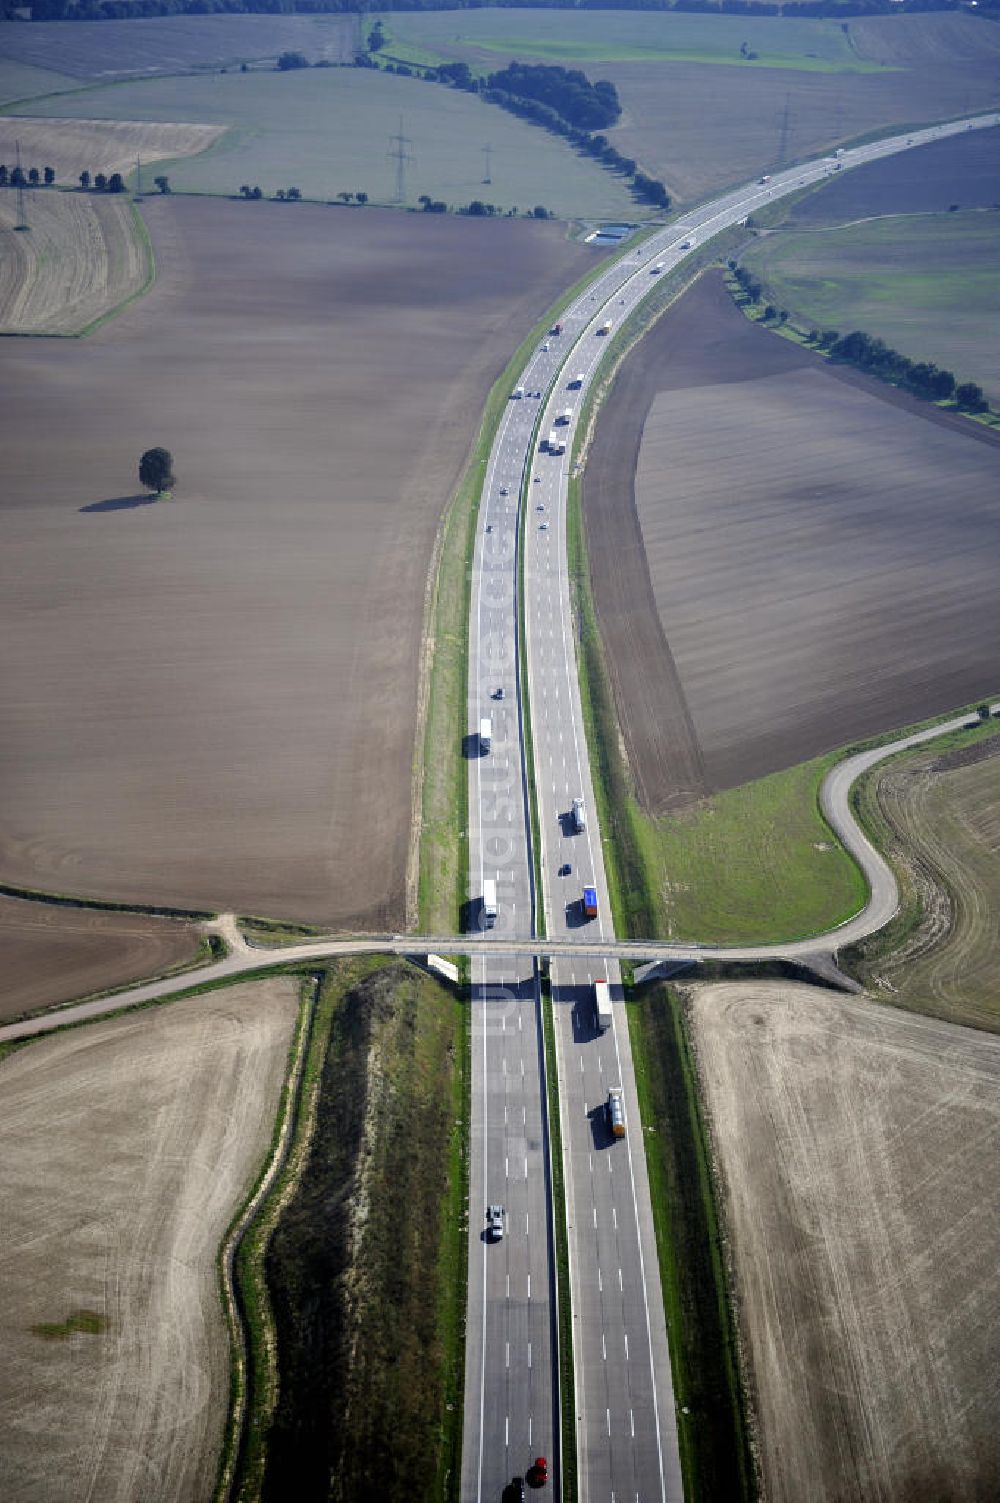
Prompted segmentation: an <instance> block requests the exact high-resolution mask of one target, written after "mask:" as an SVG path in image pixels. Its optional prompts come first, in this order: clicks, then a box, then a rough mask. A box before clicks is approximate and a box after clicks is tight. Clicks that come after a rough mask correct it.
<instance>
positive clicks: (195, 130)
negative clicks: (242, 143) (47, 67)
mask: <svg viewBox="0 0 1000 1503" xmlns="http://www.w3.org/2000/svg"><path fill="white" fill-rule="evenodd" d="M80 24H81V25H82V22H81V23H80ZM88 97H89V96H86V95H84V96H83V98H84V99H87V98H88ZM53 102H54V101H50V100H46V101H45V105H46V107H48V105H49V104H51V103H53ZM70 104H73V105H75V110H74V109H70V108H68V107H69V105H70ZM64 107H66V109H67V116H74V115H79V114H81V113H82V108H81V99H80V98H79V97H77V96H74V97H73V98H72V99H67V100H66V101H65V102H64ZM224 129H225V127H224V126H222V125H188V124H185V123H179V122H178V121H176V120H169V121H163V122H152V121H148V120H123V119H121V118H118V119H115V120H90V119H77V118H60V119H56V118H51V119H50V118H44V119H28V118H27V117H26V116H24V115H16V116H15V115H7V116H2V117H0V161H2V162H6V163H7V164H8V166H10V164H11V163H13V161H14V160H15V151H16V144H15V143H16V142H18V141H20V143H21V160H22V162H23V163H24V165H25V167H26V168H28V167H37V168H38V169H39V171H41V169H42V168H43V167H51V168H52V169H53V171H54V172H55V175H56V182H57V183H69V184H71V185H73V186H75V185H76V182H77V180H78V178H79V176H80V173H81V172H83V171H84V170H86V171H87V172H89V173H90V175H91V177H93V176H94V173H95V172H103V173H105V174H110V173H112V172H120V173H122V175H123V176H125V177H127V176H128V174H129V173H130V172H132V171H133V170H134V168H135V160H136V157H141V159H142V162H143V164H144V166H146V167H151V166H152V165H153V163H155V162H161V161H163V160H164V158H168V157H169V158H171V159H173V158H176V157H185V156H187V155H189V154H190V153H196V152H200V151H204V150H205V149H206V147H208V146H211V145H212V142H213V141H217V140H218V138H219V137H220V136H221V135H222V133H223V131H224ZM146 181H148V179H147V180H146ZM43 193H44V190H42V192H39V193H32V194H31V195H30V198H29V204H30V205H31V206H34V204H35V203H36V202H37V201H38V200H39V199H41V198H42V197H43ZM5 196H6V195H5Z"/></svg>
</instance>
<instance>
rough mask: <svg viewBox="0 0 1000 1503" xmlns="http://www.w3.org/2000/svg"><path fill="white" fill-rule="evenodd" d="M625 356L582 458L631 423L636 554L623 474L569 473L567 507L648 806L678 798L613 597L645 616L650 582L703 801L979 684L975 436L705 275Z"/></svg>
mask: <svg viewBox="0 0 1000 1503" xmlns="http://www.w3.org/2000/svg"><path fill="white" fill-rule="evenodd" d="M630 360H635V361H638V362H640V363H641V366H642V367H643V368H644V369H645V370H646V371H647V372H648V384H645V385H642V386H640V388H639V389H637V391H636V399H635V402H634V403H633V405H632V407H631V409H630V410H628V411H623V410H622V409H621V408H619V409H618V412H617V417H616V418H615V421H614V423H613V424H612V423H610V421H609V422H608V425H607V426H605V418H603V417H602V419H601V420H599V422H598V427H597V435H596V441H595V444H594V456H595V458H596V456H597V454H598V451H599V450H600V449H601V447H602V446H603V445H606V446H607V452H608V453H610V454H611V455H614V454H615V453H616V452H617V453H618V454H621V453H622V452H624V453H626V454H628V453H630V452H631V449H632V444H633V442H634V438H633V435H634V433H635V431H636V429H637V428H641V431H642V444H641V448H640V452H639V458H638V465H637V469H636V478H635V508H636V512H637V515H638V526H639V529H640V530H641V540H642V545H643V547H642V549H638V548H636V547H635V546H633V543H632V540H633V539H634V537H635V535H636V523H635V522H634V520H633V519H632V515H631V511H632V505H633V502H632V497H631V495H630V494H629V487H628V484H627V481H626V482H625V483H622V482H621V481H620V482H619V484H618V485H617V486H616V487H614V488H604V487H599V486H595V487H594V488H593V489H591V485H590V480H589V476H588V480H587V482H586V483H585V487H584V506H585V512H586V515H587V525H588V535H589V537H590V557H591V564H592V568H593V572H594V589H595V597H596V600H597V608H598V613H599V616H600V615H601V612H602V608H603V606H602V602H603V600H604V598H605V596H608V597H609V598H610V599H611V602H612V605H613V606H614V607H615V609H613V610H612V611H611V612H610V613H609V615H608V617H607V619H606V620H603V621H602V632H603V636H604V641H605V646H606V650H607V652H608V655H609V657H610V659H611V673H612V681H613V682H614V683H615V687H616V697H617V702H618V713H619V717H620V720H621V723H622V726H623V730H624V734H625V740H626V745H627V747H628V750H629V755H630V757H633V758H634V757H636V753H637V749H638V750H639V751H640V752H641V755H642V758H643V761H642V763H641V769H642V770H641V772H640V775H639V779H638V781H639V784H640V788H641V789H642V790H643V792H644V795H645V797H646V800H647V804H648V806H649V807H650V808H652V809H654V810H655V809H657V808H662V807H664V806H665V804H666V802H667V801H668V799H669V797H670V793H671V789H672V788H673V789H678V788H679V789H684V788H686V787H688V786H689V784H688V783H686V782H685V781H683V778H684V777H685V776H686V765H685V764H683V763H682V764H680V767H681V772H680V777H678V776H677V774H676V772H675V766H676V765H677V763H676V760H675V761H674V762H673V763H672V761H671V759H672V758H675V753H674V750H673V741H672V740H671V739H670V738H669V737H665V739H664V740H663V741H662V743H661V747H662V749H661V750H660V751H659V755H657V750H656V748H655V747H654V746H652V745H649V744H647V740H644V739H639V738H637V737H636V736H635V734H634V732H633V726H632V722H633V719H634V716H635V710H634V708H633V706H634V704H636V703H641V702H643V701H642V699H641V698H639V697H637V696H638V694H639V691H638V690H635V691H633V688H632V683H633V680H638V679H640V677H641V676H642V675H644V674H649V673H658V674H660V675H661V676H663V675H664V669H663V668H662V666H661V660H660V659H659V658H658V657H657V655H656V654H655V653H654V652H653V651H652V650H651V651H650V653H649V654H648V658H647V660H645V661H643V662H640V661H639V659H638V658H637V657H636V655H635V654H634V653H633V652H632V650H631V637H630V635H629V628H630V622H629V620H628V614H627V609H625V608H623V607H622V602H623V601H625V602H627V601H628V600H629V599H633V600H634V601H635V602H636V609H637V610H639V611H644V610H646V609H648V599H649V592H650V590H651V591H652V596H653V599H654V601H655V606H656V610H657V614H658V617H659V620H660V623H661V625H662V629H663V635H664V638H665V641H666V644H667V646H668V648H669V651H670V655H671V658H672V665H673V668H674V670H675V673H676V681H677V683H678V684H679V689H680V695H681V698H680V699H679V700H678V698H677V695H676V693H675V696H674V702H675V704H676V705H677V712H676V715H675V716H674V717H673V719H674V720H675V721H676V723H677V724H681V723H683V720H682V717H685V716H686V717H687V723H688V724H689V726H690V727H691V728H692V731H693V735H694V737H695V740H696V746H697V750H698V751H699V752H700V754H701V760H702V765H703V767H704V776H705V786H706V788H708V789H709V790H711V789H719V788H727V787H732V786H734V785H736V784H740V783H743V782H746V781H748V780H749V779H752V778H755V777H760V776H762V775H763V774H765V773H769V772H773V771H776V770H779V769H781V768H784V767H790V766H793V765H794V764H796V763H797V762H800V761H804V760H806V759H807V758H809V757H812V756H816V755H817V754H819V753H821V752H824V751H830V750H832V749H834V748H836V747H838V746H841V745H844V744H845V743H846V742H849V741H850V740H851V739H853V738H860V737H863V736H867V735H871V734H874V733H876V732H880V731H883V730H888V729H891V728H893V727H895V726H898V725H902V724H906V723H908V722H910V721H916V720H918V719H922V718H925V717H927V716H929V715H932V714H936V713H943V712H944V711H945V710H947V709H949V708H950V707H951V706H953V705H954V704H955V703H961V702H963V701H965V702H967V701H969V700H972V699H974V698H976V697H977V696H978V695H981V694H984V693H987V692H989V691H990V690H991V689H992V687H993V684H994V678H995V673H996V664H995V652H994V647H993V644H994V643H995V637H996V621H997V616H996V609H995V600H994V597H995V592H994V590H993V585H992V578H991V573H990V559H991V558H992V556H993V552H994V550H995V548H996V546H997V542H998V540H1000V495H998V491H997V486H996V467H997V454H998V450H997V445H996V442H995V440H993V439H992V437H991V436H990V435H989V434H985V435H983V439H982V440H981V439H980V438H979V430H977V429H975V428H974V427H973V426H972V425H970V424H967V423H964V422H963V421H962V420H961V419H958V418H954V417H949V416H947V415H945V414H942V413H939V412H938V409H936V408H934V407H928V406H927V405H926V404H919V403H917V401H916V400H915V399H912V398H908V397H904V396H903V395H902V394H899V393H897V392H895V390H894V389H892V388H889V387H885V386H881V385H878V384H876V383H875V382H873V381H868V380H866V379H864V378H862V377H860V376H858V375H856V374H855V373H853V372H847V371H843V370H841V369H839V368H835V367H830V366H828V365H827V364H826V363H825V362H824V361H823V360H822V359H821V357H819V356H816V355H814V354H812V353H811V352H809V351H807V350H804V349H802V348H800V347H799V346H797V345H793V344H791V343H790V342H789V341H787V340H782V339H778V338H776V337H775V336H774V335H773V334H769V333H767V332H766V331H765V330H763V329H761V328H759V327H757V326H754V325H752V324H750V323H748V322H747V320H746V319H744V318H743V316H742V314H741V313H740V312H739V311H738V310H737V309H736V308H735V307H734V306H733V304H732V302H731V300H730V299H729V296H728V294H727V293H726V291H725V288H724V286H723V284H722V280H721V277H719V276H718V275H714V274H713V275H709V276H706V277H704V278H703V279H702V280H701V281H700V282H699V283H698V284H697V285H696V287H695V288H693V289H692V290H691V291H690V292H689V293H687V294H686V295H685V296H684V298H683V299H682V300H681V301H680V302H679V303H678V304H676V305H675V306H674V308H673V309H672V310H671V311H670V312H669V313H668V314H667V315H666V316H665V317H664V318H663V319H662V320H661V321H660V322H659V324H658V325H657V326H656V328H655V329H654V331H653V332H652V333H651V334H650V335H648V336H647V337H646V338H645V339H644V340H643V341H642V342H641V344H640V345H639V347H638V349H637V351H636V352H635V353H634V354H633V355H632V356H631V357H630ZM608 412H609V414H610V408H609V409H608ZM925 414H927V415H925ZM966 430H968V431H966ZM591 463H592V464H593V463H594V461H593V460H592V461H591ZM607 468H608V466H607V465H605V466H604V467H603V470H602V469H601V468H600V467H598V468H597V469H596V470H595V474H600V473H603V472H604V471H606V470H607ZM946 496H947V497H949V498H951V499H950V500H949V501H948V503H947V505H946V506H945V505H943V498H944V497H946ZM616 522H617V523H619V524H620V526H621V527H622V528H624V529H625V533H626V535H627V537H628V539H629V546H627V547H620V546H618V545H617V544H616V543H615V542H614V532H615V525H616ZM647 570H648V581H649V582H647V579H646V571H647ZM623 577H624V583H623ZM632 581H634V584H633V583H632ZM663 681H664V683H665V684H666V683H667V679H666V677H664V679H663Z"/></svg>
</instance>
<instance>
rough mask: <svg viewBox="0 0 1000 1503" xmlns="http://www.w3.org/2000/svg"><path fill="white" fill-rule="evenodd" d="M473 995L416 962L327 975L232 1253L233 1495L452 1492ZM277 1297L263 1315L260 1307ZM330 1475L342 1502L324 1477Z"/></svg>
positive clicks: (367, 965) (336, 969)
mask: <svg viewBox="0 0 1000 1503" xmlns="http://www.w3.org/2000/svg"><path fill="white" fill-rule="evenodd" d="M467 1056H468V1004H467V998H466V997H465V996H464V995H459V994H457V993H455V992H454V991H452V990H450V989H448V988H446V987H444V986H442V985H441V984H439V983H438V982H437V981H436V980H434V979H433V978H432V977H430V976H426V975H424V974H423V973H422V972H420V971H419V970H417V969H416V968H415V967H413V966H410V965H408V964H407V963H406V962H400V961H397V960H395V959H387V958H385V957H378V956H368V957H363V958H358V959H356V960H351V961H345V962H339V963H337V964H335V965H332V966H330V967H329V968H328V969H327V970H326V973H325V977H324V980H323V983H322V986H321V988H320V992H319V998H318V1001H317V1004H316V1009H315V1014H314V1017H313V1024H312V1029H311V1033H310V1036H309V1040H308V1046H307V1049H306V1052H305V1062H304V1065H303V1069H302V1076H301V1087H300V1089H299V1091H298V1093H297V1107H296V1122H295V1132H294V1136H293V1140H292V1143H291V1147H290V1150H289V1154H288V1158H287V1161H286V1163H285V1166H284V1168H283V1170H282V1172H281V1174H280V1175H279V1176H278V1179H277V1181H276V1183H275V1185H274V1186H273V1188H272V1189H271V1192H270V1194H269V1195H268V1198H267V1200H266V1203H265V1205H264V1208H263V1211H262V1213H261V1215H260V1217H259V1219H258V1220H257V1221H256V1222H255V1223H254V1225H253V1227H252V1229H251V1230H250V1231H249V1233H248V1234H247V1236H246V1237H245V1238H244V1240H243V1243H242V1244H241V1247H240V1253H239V1255H238V1259H237V1273H238V1278H239V1289H240V1298H241V1300H242V1302H243V1307H244V1309H245V1310H246V1311H247V1316H248V1318H247V1326H248V1329H249V1333H250V1337H251V1359H250V1366H249V1385H248V1387H249V1397H248V1410H247V1424H246V1427H245V1430H244V1435H245V1441H244V1444H243V1446H242V1448H241V1453H240V1466H239V1477H238V1483H237V1487H236V1489H235V1491H234V1492H233V1493H232V1496H234V1497H236V1498H239V1499H247V1500H249V1499H251V1498H257V1497H263V1498H265V1499H266V1498H284V1497H287V1495H288V1494H287V1484H288V1479H289V1478H290V1477H293V1476H294V1477H295V1479H296V1497H297V1498H300V1499H302V1500H304V1503H305V1500H308V1499H309V1498H313V1497H315V1498H317V1499H318V1498H323V1499H326V1498H327V1497H328V1496H329V1497H335V1498H337V1499H342V1500H348V1499H360V1498H363V1497H371V1496H375V1495H378V1496H379V1497H382V1498H385V1499H386V1500H390V1503H391V1500H393V1499H397V1498H398V1499H402V1498H404V1497H405V1498H409V1497H411V1496H412V1495H413V1486H414V1479H415V1478H424V1479H426V1482H427V1491H428V1493H429V1494H430V1493H431V1489H432V1488H433V1489H434V1491H433V1493H432V1495H433V1496H437V1497H445V1498H453V1497H457V1488H458V1481H459V1459H460V1455H461V1425H462V1404H461V1395H462V1388H463V1359H464V1318H465V1254H466V1246H465V1241H466V1236H467V1211H466V1204H465V1196H466V1184H467V1158H468V1100H467V1098H468V1063H467ZM268 1304H269V1305H270V1310H271V1312H272V1314H271V1319H270V1321H268V1320H267V1318H266V1316H265V1313H264V1312H265V1311H266V1309H267V1307H268ZM331 1478H333V1479H334V1483H333V1492H332V1493H331V1492H330V1479H331Z"/></svg>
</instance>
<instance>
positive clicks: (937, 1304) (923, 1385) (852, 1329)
mask: <svg viewBox="0 0 1000 1503" xmlns="http://www.w3.org/2000/svg"><path fill="white" fill-rule="evenodd" d="M690 1020H691V1026H692V1030H693V1036H694V1041H695V1047H696V1053H697V1058H698V1064H699V1074H700V1077H701V1082H702V1087H703V1090H704V1099H705V1102H706V1106H707V1110H708V1113H709V1118H710V1122H711V1127H712V1136H713V1144H714V1149H715V1154H716V1162H717V1169H718V1174H719V1178H720V1182H721V1185H722V1189H723V1201H724V1205H725V1209H726V1215H727V1221H728V1238H729V1251H730V1255H731V1260H732V1267H733V1274H734V1281H735V1290H736V1295H737V1300H738V1305H739V1310H740V1319H741V1326H742V1335H743V1342H744V1350H745V1354H746V1363H747V1371H748V1374H749V1378H750V1382H751V1385H752V1389H753V1392H754V1396H755V1400H756V1410H757V1420H758V1425H757V1446H758V1453H759V1457H760V1465H761V1470H762V1473H763V1483H764V1488H765V1491H766V1495H767V1497H768V1498H771V1499H773V1500H774V1503H784V1500H787V1503H801V1500H802V1499H803V1498H809V1499H810V1500H811V1503H826V1500H830V1503H835V1500H836V1503H840V1500H842V1499H845V1498H892V1499H906V1503H940V1500H941V1499H944V1498H947V1499H949V1500H954V1503H979V1500H981V1499H985V1498H988V1497H989V1496H990V1495H991V1494H992V1493H993V1491H994V1490H995V1482H996V1478H997V1476H998V1475H1000V1438H998V1437H1000V1425H998V1418H1000V1412H998V1397H997V1387H996V1381H995V1375H996V1372H997V1365H998V1361H1000V1341H998V1332H1000V1308H998V1306H1000V1290H998V1285H997V1280H996V1245H997V1237H998V1235H1000V1179H998V1172H1000V1171H998V1163H1000V1157H998V1153H997V1149H998V1146H1000V1040H997V1039H995V1038H993V1037H992V1036H990V1035H987V1034H982V1033H975V1032H973V1031H972V1030H968V1029H961V1028H957V1027H955V1026H953V1025H951V1024H947V1023H941V1022H939V1021H937V1020H935V1019H930V1018H919V1017H915V1016H913V1015H912V1014H907V1013H903V1012H899V1011H896V1010H894V1009H891V1008H885V1007H880V1006H877V1005H876V1004H874V1003H872V1002H869V1001H868V1000H866V999H861V998H846V997H843V996H835V995H833V994H831V993H830V992H826V991H821V990H819V989H817V988H807V987H799V986H792V985H782V984H765V983H752V982H748V983H745V984H744V983H741V984H739V985H728V986H712V987H697V988H694V989H693V990H692V993H691V1003H690Z"/></svg>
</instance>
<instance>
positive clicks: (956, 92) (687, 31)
mask: <svg viewBox="0 0 1000 1503" xmlns="http://www.w3.org/2000/svg"><path fill="white" fill-rule="evenodd" d="M391 27H392V29H393V31H394V32H396V31H398V32H399V33H400V34H401V35H403V36H405V37H407V38H412V39H413V40H414V41H416V42H420V41H425V42H426V44H427V45H429V46H431V47H433V48H436V49H437V50H439V51H441V52H442V53H446V54H448V55H449V56H454V57H459V58H461V59H463V60H464V61H467V62H469V63H470V64H471V65H473V66H480V67H485V68H487V69H492V68H494V67H495V66H496V65H497V59H498V56H500V57H502V56H504V55H516V56H517V57H519V58H521V59H522V60H524V59H528V58H531V57H539V58H550V57H551V58H552V59H553V60H555V61H560V60H561V61H571V60H575V61H577V62H579V63H580V64H582V65H583V66H585V67H586V68H587V71H588V73H591V74H593V75H594V76H599V77H602V78H607V79H609V80H610V81H611V82H612V83H613V84H614V85H615V86H616V88H617V90H618V93H619V96H620V98H621V102H622V106H623V110H624V114H623V117H622V121H621V124H620V125H618V126H617V127H616V128H615V129H614V130H613V131H611V132H610V140H611V142H612V144H613V145H614V146H616V147H617V148H618V150H619V151H621V152H622V154H623V155H624V156H627V157H634V158H635V159H636V160H637V161H638V162H639V163H640V164H641V166H642V167H643V169H644V170H645V171H646V172H649V173H651V174H652V175H653V176H654V177H656V178H660V179H662V180H663V181H664V182H665V183H666V185H667V188H668V189H669V191H670V193H671V195H672V196H673V198H674V200H675V203H685V202H694V201H696V200H698V199H700V198H702V197H704V196H705V195H706V194H709V193H712V192H716V191H718V190H720V189H721V188H724V187H726V186H727V185H729V184H732V183H738V182H742V181H745V180H746V179H747V178H752V177H754V176H755V175H756V174H758V173H760V172H761V171H762V170H765V169H771V168H773V167H776V166H781V165H788V164H790V163H791V162H794V161H796V160H800V159H802V158H804V157H809V156H815V155H819V154H821V153H823V152H825V151H829V150H831V149H832V148H833V147H834V146H836V145H838V144H840V143H841V142H844V141H846V140H849V139H851V138H853V137H856V136H860V135H863V134H865V133H867V132H869V131H878V130H884V129H886V128H887V127H893V126H899V127H900V128H905V127H906V126H908V125H910V124H911V123H913V122H914V121H921V120H941V119H949V118H953V117H954V116H956V115H962V114H966V113H972V112H974V111H976V110H981V109H986V108H991V107H994V106H995V105H996V104H997V102H998V100H1000V29H998V28H995V27H992V26H991V25H989V24H988V23H987V24H984V23H983V22H982V21H980V20H977V19H976V17H974V16H969V15H956V16H939V15H929V16H887V17H876V18H872V19H870V20H865V21H860V22H859V21H858V20H857V19H855V18H850V19H848V20H846V21H844V22H843V23H841V22H839V21H837V20H836V19H834V18H832V17H831V18H826V19H823V20H815V21H814V20H811V19H810V20H805V21H802V20H793V19H785V18H780V17H767V16H764V17H758V16H746V17H743V16H739V17H737V16H717V15H684V14H678V13H666V14H659V13H656V14H645V13H643V14H639V15H630V14H628V13H623V12H621V11H619V10H613V11H608V12H597V13H593V14H591V13H587V14H581V13H580V12H578V11H569V12H567V11H562V10H560V11H535V10H530V11H526V10H522V9H518V8H514V9H504V10H487V9H483V10H476V11H464V12H462V14H461V15H460V16H457V17H456V16H455V15H454V14H453V13H451V12H447V13H441V14H429V15H424V14H420V15H413V16H411V15H407V16H405V17H404V16H402V15H396V14H394V15H393V16H392V18H391ZM859 27H860V28H863V30H862V31H861V32H860V33H859ZM845 28H846V29H845ZM456 33H457V34H458V35H457V36H456ZM485 42H489V49H487V47H486V46H485V45H483V44H484V43H485ZM743 42H746V43H747V45H748V47H749V48H750V50H751V51H753V52H756V53H757V60H756V61H753V60H747V59H746V58H745V57H741V55H740V48H741V44H742V43H743ZM504 44H506V45H507V47H508V48H509V52H508V53H507V54H505V52H504ZM671 49H673V51H674V54H675V55H674V57H673V58H671V57H670V56H665V55H663V54H664V53H668V52H669V51H670V50H671ZM657 52H659V53H660V56H659V57H657ZM644 57H645V59H647V60H643V59H644ZM651 58H656V60H655V61H654V60H651ZM883 59H884V60H883ZM723 62H724V63H725V64H726V66H719V64H720V63H723ZM850 68H862V69H864V68H874V69H875V70H876V71H874V72H851V71H839V70H841V69H850ZM825 70H831V71H825Z"/></svg>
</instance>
